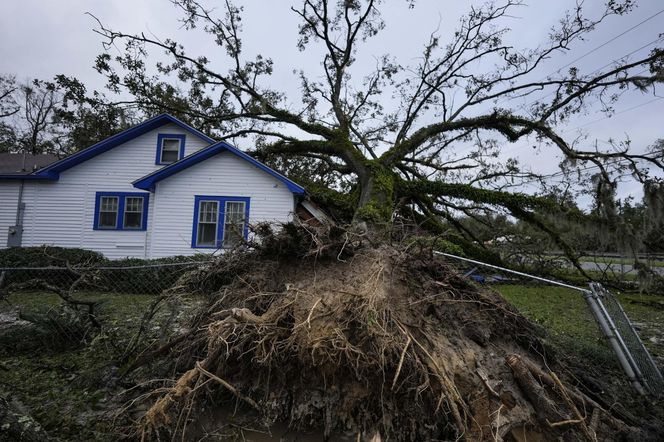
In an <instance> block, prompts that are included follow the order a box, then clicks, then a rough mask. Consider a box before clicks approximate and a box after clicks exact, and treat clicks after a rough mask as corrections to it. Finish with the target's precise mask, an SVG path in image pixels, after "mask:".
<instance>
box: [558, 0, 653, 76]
mask: <svg viewBox="0 0 664 442" xmlns="http://www.w3.org/2000/svg"><path fill="white" fill-rule="evenodd" d="M663 12H664V9H662V10H660V11H659V12H657V13H655V14H653V15H651V16H650V17H648V18H646V19H644V20H642V21H640V22H639V23H637V24H635V25H634V26H632V27H631V28H629V29H627V30H625V31H623V32H621V33H620V34H618V35H616V36H615V37H613V38H611V39H610V40H608V41H606V42H604V43H602V44H601V45H599V46H597V47H596V48H594V49H591V50H590V51H588V52H586V53H585V54H583V55H582V56H580V57H577V58H575V59H574V60H572V61H570V62H569V63H567V64H566V65H565V66H562V67H561V68H559V69H558V70H557V71H555V72H553V73H551V74H549V75H553V74H557V73H558V72H560V71H562V70H563V69H565V68H566V67H568V66H571V65H573V64H574V63H576V62H577V61H579V60H581V59H583V58H585V57H587V56H588V55H590V54H592V53H593V52H596V51H598V50H600V49H602V48H603V47H604V46H606V45H608V44H609V43H611V42H613V41H615V40H617V39H619V38H620V37H622V36H623V35H625V34H627V33H628V32H631V31H633V30H634V29H636V28H638V27H639V26H641V25H643V24H644V23H646V22H649V21H650V20H652V19H653V18H655V17H657V16H658V15H659V14H661V13H663ZM549 75H547V77H548V76H549Z"/></svg>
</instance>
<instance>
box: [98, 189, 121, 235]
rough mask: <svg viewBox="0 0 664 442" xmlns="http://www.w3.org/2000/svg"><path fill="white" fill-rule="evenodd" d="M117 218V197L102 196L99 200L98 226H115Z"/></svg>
mask: <svg viewBox="0 0 664 442" xmlns="http://www.w3.org/2000/svg"><path fill="white" fill-rule="evenodd" d="M117 220H118V197H117V196H102V197H101V198H100V201H99V222H98V225H99V227H100V228H115V227H116V226H117Z"/></svg>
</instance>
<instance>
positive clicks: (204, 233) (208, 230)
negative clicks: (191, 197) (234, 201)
mask: <svg viewBox="0 0 664 442" xmlns="http://www.w3.org/2000/svg"><path fill="white" fill-rule="evenodd" d="M198 204H199V208H198V235H197V236H196V238H197V241H196V246H198V247H204V246H207V247H214V246H215V245H216V244H217V224H218V222H217V221H218V217H219V202H217V201H200V202H199V203H198Z"/></svg>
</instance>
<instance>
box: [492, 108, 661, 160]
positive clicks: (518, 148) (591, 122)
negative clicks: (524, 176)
mask: <svg viewBox="0 0 664 442" xmlns="http://www.w3.org/2000/svg"><path fill="white" fill-rule="evenodd" d="M663 98H664V97H655V98H653V99H652V100H649V101H646V102H645V103H641V104H637V105H636V106H632V107H630V108H627V109H623V110H621V111H619V112H616V113H614V114H611V115H607V116H606V117H602V118H598V119H596V120H593V121H589V122H588V123H585V124H581V125H579V126H575V127H572V128H570V129H567V130H564V131H562V132H560V133H561V134H565V133H568V132H571V131H573V130H576V129H580V128H582V127H586V126H590V125H592V124H595V123H599V122H600V121H604V120H608V119H610V118H613V117H615V116H616V115H621V114H624V113H627V112H630V111H633V110H636V109H638V108H640V107H643V106H647V105H648V104H651V103H653V102H655V101H658V100H661V99H663ZM527 147H530V145H526V144H524V145H522V146H518V147H511V148H508V149H505V150H503V151H502V152H501V153H503V154H504V153H507V152H511V153H514V152H516V151H518V150H522V149H525V148H527Z"/></svg>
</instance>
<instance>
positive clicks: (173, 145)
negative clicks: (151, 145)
mask: <svg viewBox="0 0 664 442" xmlns="http://www.w3.org/2000/svg"><path fill="white" fill-rule="evenodd" d="M184 140H185V135H180V134H159V135H158V136H157V160H156V162H155V164H171V163H175V162H176V161H178V160H180V159H182V157H184Z"/></svg>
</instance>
